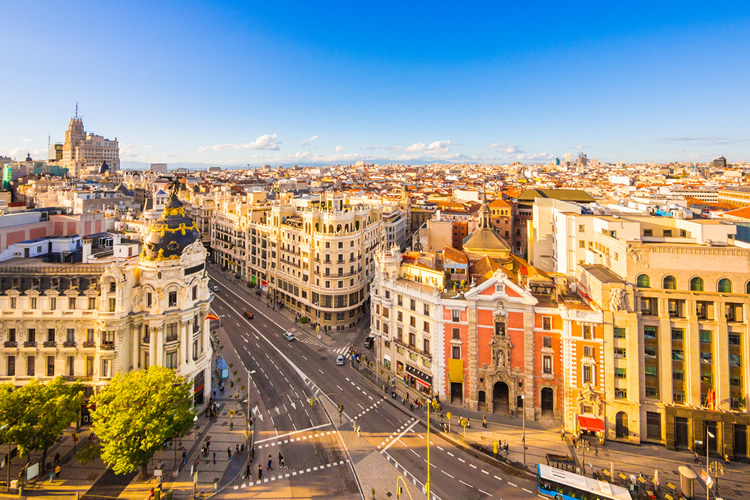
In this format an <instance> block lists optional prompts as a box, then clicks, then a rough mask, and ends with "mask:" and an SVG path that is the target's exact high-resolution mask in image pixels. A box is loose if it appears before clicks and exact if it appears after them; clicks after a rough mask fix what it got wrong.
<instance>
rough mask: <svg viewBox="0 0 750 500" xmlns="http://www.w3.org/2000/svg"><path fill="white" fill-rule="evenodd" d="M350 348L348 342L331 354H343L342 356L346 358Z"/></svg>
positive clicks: (350, 345) (350, 344)
mask: <svg viewBox="0 0 750 500" xmlns="http://www.w3.org/2000/svg"><path fill="white" fill-rule="evenodd" d="M352 347H353V346H352V343H351V342H349V343H348V344H346V345H345V346H344V347H340V348H338V349H334V350H333V352H335V353H336V354H343V355H344V356H347V355H348V354H349V353H350V352H351V350H352Z"/></svg>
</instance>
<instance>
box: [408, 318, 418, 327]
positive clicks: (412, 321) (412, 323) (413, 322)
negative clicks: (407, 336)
mask: <svg viewBox="0 0 750 500" xmlns="http://www.w3.org/2000/svg"><path fill="white" fill-rule="evenodd" d="M409 326H413V327H414V328H416V327H417V318H416V317H414V316H409Z"/></svg>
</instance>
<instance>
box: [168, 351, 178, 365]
mask: <svg viewBox="0 0 750 500" xmlns="http://www.w3.org/2000/svg"><path fill="white" fill-rule="evenodd" d="M166 366H167V368H177V353H176V352H168V353H167V361H166Z"/></svg>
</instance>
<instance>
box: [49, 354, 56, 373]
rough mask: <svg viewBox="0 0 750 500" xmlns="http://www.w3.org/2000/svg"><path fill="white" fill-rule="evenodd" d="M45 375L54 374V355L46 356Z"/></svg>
mask: <svg viewBox="0 0 750 500" xmlns="http://www.w3.org/2000/svg"><path fill="white" fill-rule="evenodd" d="M47 376H48V377H54V376H55V357H54V356H47Z"/></svg>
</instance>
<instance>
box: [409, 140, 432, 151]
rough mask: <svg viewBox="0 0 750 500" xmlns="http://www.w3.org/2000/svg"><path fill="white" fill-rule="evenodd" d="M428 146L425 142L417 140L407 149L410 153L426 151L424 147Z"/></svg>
mask: <svg viewBox="0 0 750 500" xmlns="http://www.w3.org/2000/svg"><path fill="white" fill-rule="evenodd" d="M426 147H427V146H425V145H424V143H421V142H417V143H414V144H412V145H411V146H409V147H408V148H406V150H407V151H408V152H410V153H413V152H415V151H424V148H426Z"/></svg>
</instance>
